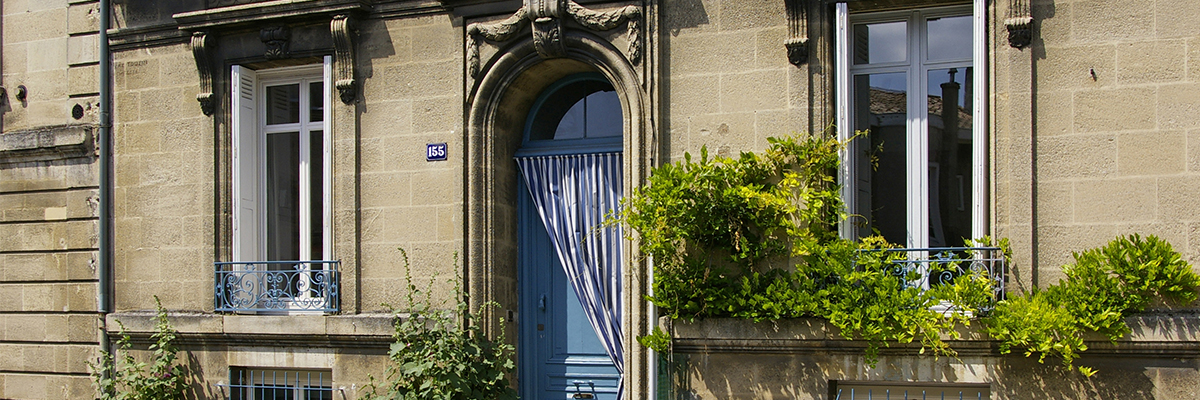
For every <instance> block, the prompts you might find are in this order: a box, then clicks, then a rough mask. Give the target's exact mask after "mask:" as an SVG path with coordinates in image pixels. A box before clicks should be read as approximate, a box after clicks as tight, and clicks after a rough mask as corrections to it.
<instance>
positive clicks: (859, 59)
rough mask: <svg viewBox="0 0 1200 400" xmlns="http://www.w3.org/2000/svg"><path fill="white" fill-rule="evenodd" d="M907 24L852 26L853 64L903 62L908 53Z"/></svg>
mask: <svg viewBox="0 0 1200 400" xmlns="http://www.w3.org/2000/svg"><path fill="white" fill-rule="evenodd" d="M907 43H908V22H905V21H897V22H881V23H874V24H856V25H854V43H853V45H854V50H853V51H854V64H879V63H890V62H903V61H904V60H906V59H907V58H906V57H905V55H906V54H907V51H908V46H907Z"/></svg>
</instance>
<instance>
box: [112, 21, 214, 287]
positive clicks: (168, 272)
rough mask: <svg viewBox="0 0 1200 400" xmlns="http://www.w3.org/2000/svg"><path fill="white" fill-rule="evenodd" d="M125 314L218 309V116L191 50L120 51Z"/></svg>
mask: <svg viewBox="0 0 1200 400" xmlns="http://www.w3.org/2000/svg"><path fill="white" fill-rule="evenodd" d="M113 80H114V97H113V98H114V110H113V121H114V125H113V134H114V140H113V169H114V174H113V184H114V188H113V198H114V207H113V230H114V232H115V234H114V239H113V245H114V252H113V263H114V265H113V279H114V285H113V287H114V289H115V290H114V291H113V295H114V298H113V300H114V305H115V309H116V310H117V311H124V310H152V309H154V296H158V297H160V298H161V299H162V302H163V307H165V308H168V309H172V310H210V311H211V310H212V308H213V301H212V297H213V294H212V280H213V275H212V274H213V272H212V271H213V266H212V262H213V261H214V250H213V249H214V248H215V246H214V244H213V237H214V236H213V232H214V228H213V224H214V222H215V221H214V217H213V212H214V207H213V204H214V201H215V200H214V199H215V197H216V195H215V191H214V190H215V182H214V170H215V168H216V165H214V162H213V160H214V157H213V151H214V146H213V140H214V135H213V133H212V130H213V122H212V119H211V118H208V117H205V116H204V114H203V113H201V111H200V107H199V105H198V103H197V102H196V100H195V98H196V93H198V92H199V79H198V75H197V74H196V67H195V62H194V61H193V59H192V52H191V49H190V48H189V47H187V46H186V45H182V44H176V45H167V46H153V47H143V48H140V49H137V50H134V51H116V52H114V53H113Z"/></svg>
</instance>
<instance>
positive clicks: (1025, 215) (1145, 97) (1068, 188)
mask: <svg viewBox="0 0 1200 400" xmlns="http://www.w3.org/2000/svg"><path fill="white" fill-rule="evenodd" d="M999 3H1004V2H999ZM996 7H997V9H996V12H997V14H998V15H1003V14H1002V13H1004V12H1005V10H1004V9H1003V8H1004V5H997V6H996ZM1197 10H1198V7H1197V4H1196V3H1194V2H1183V3H1179V2H1175V3H1170V2H1168V3H1162V4H1132V3H1120V2H1109V1H1085V2H1071V3H1062V2H1034V3H1033V8H1032V11H1033V16H1034V18H1035V20H1037V21H1038V22H1037V23H1038V24H1039V26H1040V30H1039V32H1038V33H1037V34H1035V40H1034V43H1033V44H1032V46H1030V47H1029V48H1026V49H1023V50H1017V49H1012V48H1009V47H1007V46H1006V43H1005V42H1004V41H1003V39H1000V38H997V39H1000V40H998V43H999V44H998V45H997V46H995V47H994V48H993V49H992V53H993V56H994V62H995V64H996V67H995V69H994V71H993V73H994V74H995V75H994V85H995V86H994V89H995V93H994V96H993V101H994V102H995V107H996V112H995V115H994V118H995V121H996V123H995V125H994V129H995V131H994V134H995V136H996V139H995V143H996V148H995V153H994V154H995V159H996V172H995V173H994V176H995V179H996V186H995V187H994V190H995V198H996V207H997V209H996V219H995V222H996V225H997V226H996V230H997V232H998V233H999V234H1000V235H1001V236H1010V237H1014V238H1015V239H1017V241H1018V242H1019V243H1020V245H1019V246H1018V247H1021V248H1023V249H1018V252H1019V253H1020V254H1022V255H1021V256H1019V257H1018V263H1017V265H1016V266H1017V268H1018V270H1023V271H1022V276H1021V280H1022V281H1023V282H1032V283H1033V284H1035V285H1041V286H1045V285H1048V284H1052V283H1054V282H1056V281H1057V280H1058V279H1059V278H1060V277H1061V272H1060V269H1059V267H1060V266H1061V265H1063V264H1065V263H1067V262H1070V260H1071V252H1072V251H1080V250H1084V249H1087V248H1091V247H1096V246H1100V245H1103V244H1104V243H1106V242H1107V241H1109V240H1110V239H1112V238H1113V237H1115V236H1117V235H1121V234H1129V233H1140V234H1143V235H1148V234H1154V235H1158V236H1159V237H1162V238H1163V239H1166V240H1168V241H1169V242H1171V243H1172V244H1173V245H1175V247H1176V249H1177V250H1179V251H1180V252H1182V253H1183V254H1184V255H1185V258H1186V259H1188V260H1189V261H1190V262H1192V263H1193V264H1196V263H1198V262H1200V215H1197V213H1196V212H1195V210H1197V209H1200V200H1198V198H1197V197H1196V196H1195V193H1197V192H1200V161H1198V160H1200V135H1198V134H1197V132H1200V118H1197V115H1200V114H1198V113H1197V111H1198V108H1197V107H1198V106H1197V99H1200V70H1197V69H1196V68H1195V67H1194V66H1195V65H1196V62H1197V60H1200V52H1197V48H1198V46H1200V28H1197V27H1196V26H1195V24H1187V23H1184V22H1182V21H1189V20H1193V21H1194V20H1196V19H1197V18H1200V11H1197ZM992 26H993V27H994V28H996V29H997V32H998V33H997V35H1002V33H1003V32H1004V31H1003V25H1001V24H993V25H992ZM1021 152H1027V153H1028V154H1029V155H1023V154H1021Z"/></svg>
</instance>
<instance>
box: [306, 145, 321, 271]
mask: <svg viewBox="0 0 1200 400" xmlns="http://www.w3.org/2000/svg"><path fill="white" fill-rule="evenodd" d="M323 136H324V134H323V133H322V132H321V131H312V133H311V134H310V135H309V138H310V139H309V140H310V141H309V143H310V145H309V149H310V151H311V154H310V155H309V160H311V161H310V162H309V166H310V169H309V173H308V177H309V179H308V180H309V186H308V188H309V193H308V196H309V197H308V198H309V202H308V204H309V215H310V216H311V217H310V218H309V221H310V222H311V223H312V226H311V227H310V228H309V232H308V234H309V238H310V239H311V240H310V241H309V243H311V244H312V246H311V247H312V249H311V251H312V252H311V253H309V254H310V256H311V257H312V259H313V260H324V259H325V258H324V256H325V254H324V250H325V246H324V244H325V242H324V237H325V229H324V228H325V223H324V222H325V203H324V201H325V196H324V193H325V185H324V180H325V158H324V156H325V146H324V145H323V143H324V137H323ZM314 268H315V269H320V268H321V264H314Z"/></svg>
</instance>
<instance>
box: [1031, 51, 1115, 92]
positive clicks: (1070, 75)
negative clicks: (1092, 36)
mask: <svg viewBox="0 0 1200 400" xmlns="http://www.w3.org/2000/svg"><path fill="white" fill-rule="evenodd" d="M1045 52H1046V58H1045V59H1044V60H1039V61H1038V64H1037V76H1036V78H1037V80H1038V91H1039V92H1040V91H1042V90H1072V91H1074V90H1081V89H1090V88H1097V87H1109V86H1112V85H1113V84H1114V83H1115V82H1116V78H1117V74H1116V58H1117V51H1116V46H1114V45H1111V44H1097V45H1075V46H1063V47H1058V46H1055V47H1048V48H1047V49H1046V50H1045ZM1026 68H1028V67H1026ZM1092 72H1095V73H1096V76H1095V78H1094V79H1093V77H1092ZM1038 105H1039V106H1041V105H1042V104H1040V103H1039V104H1038Z"/></svg>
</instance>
